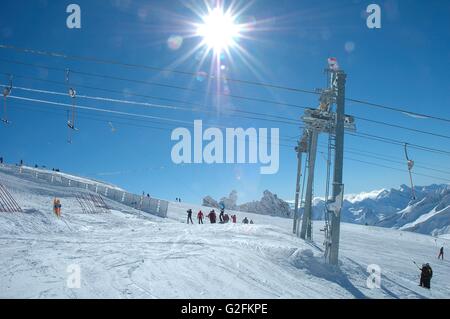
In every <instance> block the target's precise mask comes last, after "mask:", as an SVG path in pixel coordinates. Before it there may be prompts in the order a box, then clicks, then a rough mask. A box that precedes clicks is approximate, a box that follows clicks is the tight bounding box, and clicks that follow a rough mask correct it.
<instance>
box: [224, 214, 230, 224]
mask: <svg viewBox="0 0 450 319" xmlns="http://www.w3.org/2000/svg"><path fill="white" fill-rule="evenodd" d="M229 221H230V216H228V214H225V215H223V222H224V223H228V222H229Z"/></svg>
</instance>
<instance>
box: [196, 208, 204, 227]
mask: <svg viewBox="0 0 450 319" xmlns="http://www.w3.org/2000/svg"><path fill="white" fill-rule="evenodd" d="M197 219H198V223H199V224H203V213H202V211H201V210H199V211H198V214H197Z"/></svg>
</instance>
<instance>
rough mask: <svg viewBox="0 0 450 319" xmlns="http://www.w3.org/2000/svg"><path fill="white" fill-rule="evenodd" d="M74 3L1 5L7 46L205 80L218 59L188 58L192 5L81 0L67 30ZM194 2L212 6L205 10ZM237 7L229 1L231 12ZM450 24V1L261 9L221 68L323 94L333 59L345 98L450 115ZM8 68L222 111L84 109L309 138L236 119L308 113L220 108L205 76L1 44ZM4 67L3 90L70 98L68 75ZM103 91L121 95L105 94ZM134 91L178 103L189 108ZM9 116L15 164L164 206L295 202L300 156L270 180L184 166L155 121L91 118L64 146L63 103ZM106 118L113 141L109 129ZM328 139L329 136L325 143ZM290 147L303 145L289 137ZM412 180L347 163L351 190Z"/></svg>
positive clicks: (384, 115)
mask: <svg viewBox="0 0 450 319" xmlns="http://www.w3.org/2000/svg"><path fill="white" fill-rule="evenodd" d="M70 3H72V2H65V1H44V0H41V1H25V0H18V1H9V2H7V3H4V4H2V10H1V11H0V43H2V44H9V45H14V46H17V47H22V48H31V49H37V50H45V51H54V52H64V53H67V54H70V55H77V56H87V57H95V58H99V59H106V60H118V61H121V62H128V63H133V64H143V65H149V66H155V67H159V68H175V69H177V70H183V71H188V72H197V71H204V72H209V60H207V61H206V62H205V63H203V64H200V61H199V59H198V58H196V53H197V52H196V53H194V54H193V55H191V56H190V57H188V58H186V59H184V60H183V59H182V57H183V56H185V55H186V54H187V53H188V52H190V51H191V50H192V49H193V48H195V47H196V45H198V43H199V42H200V41H201V39H200V38H198V37H188V36H187V35H188V34H189V33H192V32H193V28H192V26H190V24H189V23H186V22H197V23H198V22H201V20H200V18H199V17H198V16H197V15H196V14H195V13H194V12H193V11H192V10H191V9H190V8H189V7H188V6H187V5H186V3H189V1H137V0H112V1H81V0H80V1H77V2H76V3H77V4H78V5H80V7H81V21H82V22H81V23H82V28H81V29H68V28H67V27H66V18H67V16H68V14H67V13H66V6H67V5H68V4H70ZM190 3H192V4H193V5H194V6H195V7H197V8H202V9H204V7H203V1H191V2H190ZM242 3H243V2H242ZM242 3H241V4H242ZM370 3H378V4H379V5H380V6H381V9H382V28H381V29H377V30H370V29H368V28H367V26H366V20H365V16H364V12H365V9H366V7H367V5H368V4H370ZM228 4H229V2H225V6H227V5H228ZM238 4H239V3H238ZM449 17H450V3H449V2H447V1H439V0H434V1H410V0H408V1H406V0H403V1H400V0H398V1H395V0H384V1H357V0H346V1H344V0H342V1H339V2H337V1H334V0H333V1H331V0H330V1H318V0H314V1H312V0H311V1H308V0H304V1H269V0H259V1H254V2H253V3H252V4H251V5H250V6H248V8H247V9H246V11H245V12H244V13H243V14H242V15H241V16H239V19H247V20H246V21H256V24H255V26H254V28H253V30H250V31H249V32H247V33H246V35H248V37H249V39H240V40H239V45H240V46H242V47H243V48H244V49H245V50H246V52H247V53H248V55H247V56H246V58H245V59H243V58H241V57H240V56H239V54H238V52H233V50H232V51H231V54H230V56H227V57H225V59H224V60H223V61H222V63H223V64H224V65H225V66H226V68H227V71H226V72H227V73H226V75H227V76H228V77H230V78H234V79H244V80H250V81H264V82H268V83H275V84H278V85H282V86H289V87H298V88H305V89H315V88H319V87H323V86H324V85H325V77H324V74H323V69H324V68H325V66H326V59H327V58H328V57H330V56H334V57H337V59H338V61H339V64H340V66H341V68H342V69H344V70H345V71H346V72H347V74H348V80H347V88H346V93H347V97H350V98H358V99H364V100H368V101H371V102H375V103H380V104H385V105H389V106H395V107H401V108H404V109H408V110H411V111H415V112H421V113H428V114H433V115H436V116H442V117H446V118H449V117H450V109H449V107H450V81H449V79H448V71H449V63H450V23H449ZM171 36H181V37H183V42H182V45H181V46H180V47H179V48H178V49H176V50H174V49H171V48H170V47H169V46H168V39H169V37H171ZM0 59H3V60H14V61H21V62H26V63H32V64H41V65H46V66H51V67H54V68H59V69H65V68H70V69H73V70H76V71H81V72H90V73H97V74H107V75H112V76H115V77H124V78H131V79H135V80H138V81H153V82H157V83H163V84H169V85H172V86H182V87H189V88H191V89H193V90H196V92H193V91H186V90H177V89H172V88H168V87H161V86H150V85H145V84H142V83H135V82H126V81H117V80H111V79H102V78H95V77H89V76H84V75H80V74H74V73H73V74H71V77H70V79H71V81H72V82H73V83H76V84H80V85H84V86H89V87H95V88H102V89H104V90H103V91H101V90H93V89H88V88H76V89H77V92H78V94H85V95H90V96H101V97H110V98H116V99H126V100H133V101H140V102H150V103H162V104H168V105H176V106H183V107H192V103H194V104H201V105H204V107H205V108H206V109H208V110H209V111H212V112H210V113H207V114H202V113H194V112H183V111H174V110H164V109H152V108H142V107H136V106H131V105H126V104H118V103H106V102H99V101H91V100H83V99H78V100H77V103H78V104H80V105H84V106H92V107H99V108H108V109H112V110H117V111H123V112H131V113H139V114H145V115H151V116H159V117H165V118H171V119H176V120H182V121H189V122H193V121H194V120H195V119H202V120H203V121H204V122H206V123H210V124H211V125H213V126H214V125H216V126H226V127H244V128H247V127H257V128H258V127H278V128H279V129H280V135H281V136H284V137H292V136H296V135H299V134H300V129H299V128H298V127H297V126H296V125H288V124H282V123H276V122H267V121H260V120H254V119H253V120H252V119H245V118H237V117H230V116H228V115H227V113H229V111H230V110H232V109H237V110H246V111H251V112H260V113H265V114H272V115H276V116H284V117H289V118H292V119H298V118H299V117H300V115H301V114H302V110H301V109H298V108H292V107H286V106H280V105H273V104H264V103H259V102H254V101H247V100H239V99H234V98H231V97H222V98H221V99H220V101H217V100H216V99H215V98H214V96H213V95H211V94H207V93H208V92H209V93H211V92H212V91H214V90H215V86H214V84H212V85H211V86H208V81H207V80H203V81H199V80H197V79H195V78H193V77H191V76H186V75H180V74H174V73H172V74H168V73H167V72H155V71H151V70H146V69H139V68H126V67H123V66H118V65H110V64H98V63H93V62H87V61H74V60H67V59H62V58H57V57H46V56H39V55H33V54H27V53H20V52H17V51H13V50H5V49H0ZM0 72H1V73H2V74H0V79H1V81H0V82H1V83H2V84H3V83H6V82H7V76H6V75H4V73H11V74H14V75H15V77H14V85H16V86H21V87H29V88H34V89H43V90H49V91H57V92H66V88H65V87H64V85H63V84H57V83H54V82H64V72H62V71H58V70H46V69H42V68H36V67H30V66H26V65H20V64H14V63H10V62H5V61H0ZM21 76H22V77H21ZM30 77H32V78H39V79H43V80H45V81H38V80H36V79H34V80H32V79H30ZM49 81H50V82H49ZM51 81H53V82H51ZM74 86H75V87H76V85H74ZM105 89H106V90H114V91H119V92H122V93H121V94H118V93H112V92H107V91H105ZM229 92H230V94H231V95H239V96H248V97H254V98H259V99H269V100H276V101H279V102H285V103H294V104H298V105H302V106H311V107H316V106H317V96H314V95H308V94H301V93H293V92H287V91H281V90H275V89H269V88H265V87H260V86H251V85H246V84H242V83H236V82H230V83H229ZM13 94H15V95H17V96H24V97H28V98H35V99H45V100H52V101H57V102H63V103H70V99H69V98H68V97H64V96H63V97H58V96H51V95H46V94H37V93H30V92H23V91H19V90H15V91H13ZM135 95H145V96H152V97H156V98H172V99H177V100H182V101H185V102H187V103H188V104H183V103H173V102H167V101H166V102H164V101H161V100H157V99H155V98H153V99H152V98H148V97H145V98H144V97H142V96H141V97H138V96H135ZM189 103H191V104H189ZM8 111H9V118H10V120H11V121H12V124H11V125H9V126H7V127H5V126H4V125H2V126H1V127H0V137H1V139H0V156H3V157H4V158H5V160H6V161H7V162H18V161H19V160H20V159H23V160H24V161H25V162H26V163H28V164H30V165H34V164H35V163H37V164H39V165H46V166H47V167H49V168H52V167H58V168H60V169H62V170H64V171H67V172H71V173H76V174H80V175H84V176H88V177H93V178H97V179H101V180H106V181H109V182H112V183H115V184H118V185H120V186H121V187H123V188H126V189H129V190H131V191H134V192H137V193H140V192H142V191H145V192H146V193H150V194H151V195H152V196H155V197H160V198H167V199H174V198H175V197H181V198H182V199H183V200H184V201H190V202H196V203H198V202H200V201H201V198H202V197H204V196H205V195H212V196H213V197H221V196H224V195H227V194H228V193H229V192H230V191H231V190H232V189H236V190H237V191H238V194H239V201H240V202H244V201H249V200H253V199H258V198H259V197H260V196H261V194H262V192H263V191H264V190H265V189H269V190H271V191H273V192H275V193H277V194H278V195H279V196H280V197H282V198H285V199H292V198H293V197H294V186H295V185H294V184H295V174H296V155H295V153H294V151H293V149H292V148H290V147H284V146H283V147H280V169H279V172H278V173H277V174H274V175H260V174H259V167H260V165H250V164H226V165H225V164H217V165H206V164H191V165H175V164H173V163H172V161H171V157H170V151H171V148H172V146H173V145H174V142H172V141H171V140H170V133H171V129H173V128H174V126H173V123H166V124H161V123H151V122H149V121H147V122H145V121H142V120H138V119H136V118H130V117H128V118H127V117H123V116H121V117H119V118H118V117H117V116H115V117H112V116H110V115H107V114H103V113H95V112H86V111H83V112H80V114H79V115H80V118H79V119H78V121H77V125H78V127H79V131H78V132H76V134H75V136H74V138H73V143H72V144H70V145H69V144H67V143H66V140H67V128H66V124H65V123H66V120H67V115H66V111H65V109H64V108H62V109H61V108H58V107H54V106H50V105H45V104H39V103H33V102H23V101H18V100H12V99H10V100H8ZM346 113H347V114H353V115H357V116H362V117H366V118H370V119H374V120H379V121H386V122H389V123H395V124H399V125H402V126H408V127H412V128H417V129H421V130H427V131H432V132H436V133H440V134H444V135H448V134H449V132H450V129H449V125H448V123H444V122H439V121H433V120H429V119H417V118H411V117H408V116H406V115H404V114H400V113H395V112H389V111H386V110H380V109H376V108H371V107H368V106H364V105H358V104H354V103H350V102H348V103H347V105H346ZM82 116H83V117H82ZM109 121H110V122H111V123H112V124H113V126H114V127H115V128H116V132H114V133H113V132H112V131H111V129H110V126H109V124H108V122H109ZM357 127H358V131H359V132H364V133H369V134H376V135H381V136H385V137H391V138H395V139H397V140H401V141H408V142H411V143H416V144H420V145H426V146H429V147H434V148H439V149H446V150H450V147H449V143H448V141H449V140H448V139H444V138H439V137H433V136H427V135H424V134H418V133H413V132H409V131H405V130H401V129H396V128H389V127H385V126H380V125H375V124H373V123H369V122H358V123H357ZM322 141H325V140H324V138H322ZM345 143H346V148H347V149H349V150H351V149H353V150H354V149H358V150H359V151H363V152H374V153H379V154H383V155H384V156H386V157H389V158H392V159H394V160H396V161H400V162H401V161H402V160H403V157H404V155H403V148H402V147H401V146H396V145H390V144H385V143H381V142H376V141H371V140H366V139H361V138H357V137H352V136H348V137H346V141H345ZM282 144H294V143H293V142H285V141H283V142H282ZM359 151H358V152H359ZM366 155H370V154H369V153H366ZM410 155H411V157H412V158H413V159H414V160H415V161H416V162H417V164H418V165H422V166H427V167H433V168H435V169H439V170H442V171H447V172H450V164H449V156H445V155H437V154H433V153H428V152H423V151H419V150H411V154H410ZM346 156H348V157H349V158H352V159H358V160H363V161H371V162H377V163H379V164H382V165H388V166H392V167H397V168H399V169H405V167H406V164H401V163H389V162H384V161H381V160H379V159H376V158H368V157H367V156H361V155H358V154H354V153H353V154H349V153H347V154H346ZM416 172H417V173H422V174H426V175H433V176H436V177H439V178H443V179H445V178H447V179H450V174H445V173H443V172H436V171H430V170H426V169H421V168H417V170H416ZM324 178H325V160H324V158H323V156H322V155H321V154H318V161H317V173H316V182H315V195H316V196H322V195H323V191H324V184H325V179H324ZM414 180H415V183H416V184H419V185H426V184H431V183H442V182H444V181H443V180H442V179H436V178H429V177H424V176H418V175H417V176H415V177H414ZM408 182H409V180H408V175H407V171H406V170H404V171H403V172H400V171H395V170H390V169H387V168H384V167H381V166H380V167H377V166H371V165H367V164H364V163H360V162H357V161H352V160H346V162H345V167H344V183H345V189H346V192H347V193H356V192H361V191H370V190H373V189H380V188H385V187H397V186H398V185H400V184H408Z"/></svg>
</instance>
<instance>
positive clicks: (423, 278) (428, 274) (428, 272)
mask: <svg viewBox="0 0 450 319" xmlns="http://www.w3.org/2000/svg"><path fill="white" fill-rule="evenodd" d="M420 271H421V274H420V286H421V287H423V288H427V289H430V288H431V278H432V277H433V270H432V269H431V266H430V264H424V265H422V268H420Z"/></svg>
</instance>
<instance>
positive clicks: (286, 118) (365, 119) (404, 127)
mask: <svg viewBox="0 0 450 319" xmlns="http://www.w3.org/2000/svg"><path fill="white" fill-rule="evenodd" d="M0 60H1V59H0ZM66 70H67V69H66ZM18 77H22V78H28V79H32V80H37V81H44V82H49V83H55V84H59V82H57V81H51V80H46V79H40V78H34V77H26V76H18ZM79 86H80V87H85V88H88V89H92V90H101V91H106V92H111V93H117V94H123V92H121V91H117V90H110V89H104V88H98V87H92V86H83V85H79ZM42 93H46V92H44V90H42ZM129 95H130V96H137V97H146V98H151V99H160V100H167V101H172V102H177V103H183V104H189V105H196V106H200V105H199V104H195V103H189V102H186V101H181V100H176V99H170V98H161V97H155V96H148V95H141V94H133V93H130V94H129ZM78 97H81V96H78ZM84 97H86V96H84ZM231 97H234V98H238V99H244V100H250V101H256V102H262V103H272V104H278V105H283V106H288V107H296V108H301V109H307V108H308V107H305V106H301V105H297V104H291V103H283V102H277V101H271V100H266V99H259V98H252V97H245V96H231ZM86 98H89V97H86ZM238 107H239V106H238ZM234 112H237V113H249V114H255V115H263V116H271V117H274V118H281V119H284V120H288V121H295V120H296V119H294V118H288V117H281V116H276V115H272V114H268V113H260V112H250V111H244V110H234ZM353 117H354V118H355V119H357V120H362V121H367V122H371V123H375V124H379V125H384V126H389V127H394V128H398V129H403V130H408V131H411V132H416V133H421V134H426V135H431V136H435V137H440V138H446V139H450V136H449V135H443V134H439V133H435V132H430V131H425V130H419V129H414V128H411V127H406V126H402V125H398V124H393V123H387V122H383V121H376V120H372V119H368V118H364V117H361V116H353Z"/></svg>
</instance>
